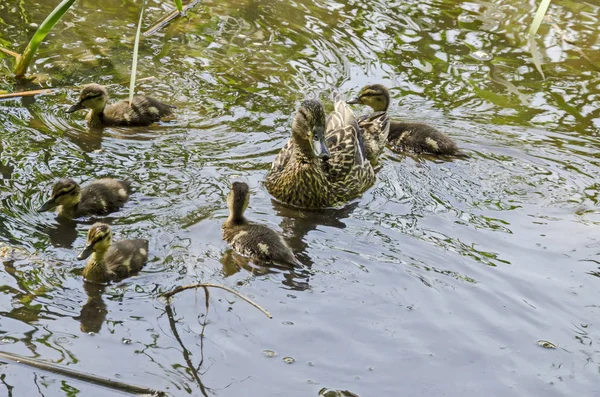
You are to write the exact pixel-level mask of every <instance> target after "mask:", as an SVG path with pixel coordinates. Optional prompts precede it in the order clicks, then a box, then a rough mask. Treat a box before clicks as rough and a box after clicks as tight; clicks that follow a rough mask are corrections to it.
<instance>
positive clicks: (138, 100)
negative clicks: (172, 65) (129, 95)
mask: <svg viewBox="0 0 600 397" xmlns="http://www.w3.org/2000/svg"><path fill="white" fill-rule="evenodd" d="M107 102H108V92H107V91H106V88H104V87H103V86H101V85H99V84H88V85H86V86H84V87H83V89H82V90H81V94H80V96H79V101H78V102H77V103H76V104H74V105H73V106H71V107H70V108H69V109H68V110H67V113H73V112H75V111H77V110H81V109H89V110H90V111H89V112H88V114H87V116H86V118H85V119H86V120H87V122H88V124H89V125H90V127H102V126H111V125H115V126H136V125H137V126H146V125H150V124H152V123H155V122H157V121H160V119H161V118H163V117H165V116H168V115H170V114H171V113H173V109H174V108H175V106H173V105H169V104H166V103H164V102H161V101H159V100H157V99H154V98H150V97H148V96H143V95H138V96H134V97H133V100H132V101H131V105H130V104H129V101H120V102H117V103H115V104H112V105H107Z"/></svg>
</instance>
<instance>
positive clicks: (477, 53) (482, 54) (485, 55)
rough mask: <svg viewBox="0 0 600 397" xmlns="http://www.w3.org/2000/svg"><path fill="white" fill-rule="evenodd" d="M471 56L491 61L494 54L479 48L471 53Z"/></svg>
mask: <svg viewBox="0 0 600 397" xmlns="http://www.w3.org/2000/svg"><path fill="white" fill-rule="evenodd" d="M471 56H472V57H473V58H475V59H477V60H479V61H489V60H490V59H492V56H491V55H490V54H488V53H487V52H485V51H482V50H477V51H475V52H473V53H471Z"/></svg>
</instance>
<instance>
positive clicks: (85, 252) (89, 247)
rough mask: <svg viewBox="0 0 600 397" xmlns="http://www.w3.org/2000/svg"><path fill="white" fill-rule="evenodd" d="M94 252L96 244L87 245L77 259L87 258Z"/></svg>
mask: <svg viewBox="0 0 600 397" xmlns="http://www.w3.org/2000/svg"><path fill="white" fill-rule="evenodd" d="M92 252H94V246H93V245H92V244H88V245H86V246H85V248H84V249H83V251H81V252H80V253H79V255H77V259H79V260H82V259H86V258H87V257H89V256H90V255H92Z"/></svg>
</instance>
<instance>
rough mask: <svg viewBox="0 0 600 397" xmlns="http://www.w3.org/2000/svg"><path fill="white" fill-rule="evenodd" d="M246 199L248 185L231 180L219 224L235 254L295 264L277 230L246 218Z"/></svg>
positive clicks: (295, 261) (291, 253) (247, 196)
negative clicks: (225, 215) (223, 217)
mask: <svg viewBox="0 0 600 397" xmlns="http://www.w3.org/2000/svg"><path fill="white" fill-rule="evenodd" d="M249 200H250V190H249V188H248V185H247V184H245V183H243V182H234V183H233V184H232V185H231V191H230V192H229V194H228V195H227V207H228V208H229V217H228V218H227V220H226V221H225V223H224V224H223V226H222V228H221V230H222V233H223V240H225V241H227V242H228V243H229V245H231V247H232V248H233V249H234V250H235V251H237V252H238V253H239V254H241V255H244V256H247V257H249V258H252V259H254V260H258V261H264V262H275V263H280V264H289V265H295V264H298V262H297V260H296V258H295V256H294V253H293V252H292V250H291V249H290V247H289V246H288V245H287V243H286V242H285V241H284V240H283V237H281V235H280V234H279V233H277V232H275V231H274V230H272V229H270V228H268V227H266V226H264V225H260V224H257V223H253V222H249V221H248V220H246V218H245V217H244V211H245V210H246V208H247V207H248V203H249Z"/></svg>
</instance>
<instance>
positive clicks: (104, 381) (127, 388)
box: [0, 352, 166, 397]
mask: <svg viewBox="0 0 600 397" xmlns="http://www.w3.org/2000/svg"><path fill="white" fill-rule="evenodd" d="M0 358H3V359H6V360H10V361H14V362H16V363H19V364H25V365H29V366H31V367H34V368H37V369H41V370H44V371H49V372H53V373H55V374H59V375H63V376H68V377H70V378H74V379H77V380H80V381H83V382H88V383H93V384H95V385H99V386H104V387H108V388H110V389H115V390H119V391H122V392H125V393H131V394H147V395H152V396H160V397H162V396H166V393H165V392H162V391H158V390H153V389H148V388H146V387H140V386H136V385H129V384H127V383H122V382H118V381H115V380H112V379H109V378H103V377H100V376H96V375H92V374H88V373H85V372H79V371H74V370H72V369H68V368H65V367H61V366H59V365H56V364H51V363H47V362H44V361H40V360H36V359H34V358H30V357H23V356H19V355H17V354H13V353H7V352H0Z"/></svg>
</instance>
